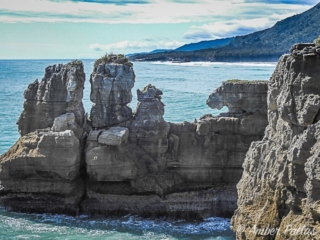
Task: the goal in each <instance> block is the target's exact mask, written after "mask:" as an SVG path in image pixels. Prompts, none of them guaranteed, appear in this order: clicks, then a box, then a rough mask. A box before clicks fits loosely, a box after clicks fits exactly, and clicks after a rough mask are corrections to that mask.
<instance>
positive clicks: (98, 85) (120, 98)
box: [90, 55, 135, 128]
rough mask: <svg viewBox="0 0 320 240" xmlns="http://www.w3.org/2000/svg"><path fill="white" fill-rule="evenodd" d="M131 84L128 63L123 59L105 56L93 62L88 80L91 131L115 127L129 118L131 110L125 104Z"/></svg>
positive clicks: (129, 96) (130, 67)
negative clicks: (91, 103) (89, 87)
mask: <svg viewBox="0 0 320 240" xmlns="http://www.w3.org/2000/svg"><path fill="white" fill-rule="evenodd" d="M134 81H135V75H134V72H133V68H132V63H130V62H129V61H128V59H126V58H124V56H122V57H120V56H118V55H111V56H110V57H108V56H105V57H104V58H101V59H99V60H98V61H96V63H95V67H94V71H93V73H92V74H91V77H90V83H91V95H90V100H91V101H92V102H93V103H94V104H93V106H92V108H91V120H92V126H93V127H94V128H103V127H109V126H113V125H117V124H119V123H122V122H125V121H126V120H129V119H130V118H131V117H132V110H131V108H130V107H128V106H127V104H128V103H130V102H131V100H132V94H131V89H132V88H133V86H134Z"/></svg>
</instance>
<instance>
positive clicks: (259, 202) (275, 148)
mask: <svg viewBox="0 0 320 240" xmlns="http://www.w3.org/2000/svg"><path fill="white" fill-rule="evenodd" d="M319 82H320V53H319V47H316V46H315V45H314V44H298V45H295V46H293V48H292V50H291V54H288V55H284V56H282V57H281V59H280V60H279V62H278V65H277V67H276V69H275V71H274V73H273V75H272V77H271V79H270V82H269V90H268V119H269V125H268V126H267V128H266V132H265V135H264V138H263V140H262V141H258V142H254V143H252V145H251V147H250V149H249V151H248V153H247V155H246V159H245V162H244V164H243V167H244V173H243V176H242V178H241V181H240V182H239V184H238V186H237V188H238V194H239V199H238V209H237V211H236V212H235V215H234V217H233V221H232V225H233V229H234V230H235V231H236V232H237V238H238V239H319V229H320V228H319V227H320V225H319V220H320V218H319V216H320V210H319V209H320V205H319V200H320V192H319V190H320V188H319V187H320V176H319V166H320V165H319V161H320V158H319V149H320V148H319V146H320V138H319V133H320V122H319V120H320V117H319V115H320V114H319V112H320V87H319V86H320V85H319ZM267 228H268V229H274V230H275V231H273V232H272V233H271V232H270V231H269V232H262V230H263V229H267ZM257 229H261V230H260V231H257ZM299 229H300V230H299Z"/></svg>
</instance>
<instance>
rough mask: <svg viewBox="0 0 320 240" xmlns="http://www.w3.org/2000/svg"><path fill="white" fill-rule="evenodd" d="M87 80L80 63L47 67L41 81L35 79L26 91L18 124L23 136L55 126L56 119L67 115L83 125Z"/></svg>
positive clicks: (76, 61) (74, 62)
mask: <svg viewBox="0 0 320 240" xmlns="http://www.w3.org/2000/svg"><path fill="white" fill-rule="evenodd" d="M84 81H85V74H84V70H83V64H82V62H81V61H78V60H75V61H73V62H70V63H67V64H57V65H53V66H49V67H47V68H46V70H45V74H44V77H43V79H42V81H41V82H38V80H36V81H35V82H34V83H32V84H30V85H29V86H28V88H27V90H26V91H25V92H24V98H25V102H24V110H23V112H22V113H21V116H20V118H19V120H18V122H17V124H18V125H19V132H20V134H21V135H22V136H23V135H25V134H27V133H29V132H32V131H35V130H36V129H43V128H47V127H52V124H53V122H54V119H55V118H56V117H58V116H60V115H62V114H65V113H67V112H72V113H73V114H74V116H75V121H76V123H77V124H78V125H79V126H82V124H83V121H84V108H83V104H82V96H83V89H84Z"/></svg>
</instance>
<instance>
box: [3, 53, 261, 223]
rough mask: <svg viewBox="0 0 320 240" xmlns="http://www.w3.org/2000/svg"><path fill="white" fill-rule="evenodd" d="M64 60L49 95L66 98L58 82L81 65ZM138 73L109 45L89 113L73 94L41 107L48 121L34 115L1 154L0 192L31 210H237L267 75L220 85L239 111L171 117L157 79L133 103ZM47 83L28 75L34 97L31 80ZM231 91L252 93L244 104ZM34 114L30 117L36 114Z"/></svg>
mask: <svg viewBox="0 0 320 240" xmlns="http://www.w3.org/2000/svg"><path fill="white" fill-rule="evenodd" d="M57 66H61V67H60V70H61V71H60V70H59V71H58V70H55V71H56V72H57V74H52V76H51V75H50V74H49V75H50V76H51V77H50V78H49V79H50V81H49V82H48V81H47V80H44V83H43V84H44V86H46V91H45V93H46V94H45V95H46V96H50V99H60V95H61V94H62V93H61V92H60V91H56V89H57V88H55V87H53V86H56V85H59V84H60V83H61V81H60V80H61V79H65V78H63V77H61V76H68V74H69V73H68V71H69V70H70V72H72V71H74V70H72V69H74V68H72V67H65V69H66V70H65V71H64V70H62V69H64V67H63V66H69V64H67V65H57ZM70 66H73V65H70ZM81 66H82V65H81ZM52 68H53V69H58V67H52ZM47 69H51V68H47ZM68 69H69V70H68ZM75 69H78V68H75ZM78 70H79V69H78ZM78 70H77V71H78ZM48 71H49V70H48ZM63 72H64V73H63ZM62 73H63V74H64V75H63V74H62ZM61 74H62V75H61ZM70 74H71V73H70ZM44 79H47V78H44ZM77 79H78V78H77ZM133 83H134V72H133V69H132V64H131V63H130V62H128V61H127V60H125V58H123V57H121V56H117V55H108V56H105V57H103V58H101V59H99V60H97V61H96V63H95V66H94V71H93V74H92V75H91V84H92V88H91V99H92V101H93V102H94V105H93V107H92V110H91V115H90V117H89V118H88V119H87V118H83V119H80V120H81V121H80V120H79V118H78V116H80V115H77V114H78V113H79V112H77V111H73V109H75V108H71V107H69V105H68V104H69V103H68V102H67V103H66V105H64V106H67V108H66V109H64V110H63V111H62V110H61V111H60V112H59V113H60V115H57V116H54V117H53V115H52V114H51V112H50V111H49V114H51V115H50V117H52V120H50V121H49V117H48V118H45V117H43V116H49V115H46V114H45V113H44V112H42V111H41V113H40V115H39V116H41V117H43V119H44V120H45V122H46V125H42V122H34V123H32V122H29V123H28V124H29V125H30V126H32V127H29V128H28V129H27V128H25V130H24V131H25V132H28V131H30V130H32V129H38V130H37V131H34V132H30V133H28V134H25V135H24V136H22V137H21V138H20V140H19V141H18V142H17V143H16V145H15V146H14V147H13V148H11V149H10V150H9V151H8V152H7V153H6V154H4V155H2V156H1V157H0V168H1V172H0V181H1V189H0V202H1V203H2V204H3V205H5V206H7V207H11V208H12V209H14V210H19V211H29V212H53V213H56V212H59V213H68V214H77V213H84V214H88V215H101V216H108V215H111V214H116V215H122V214H139V215H142V216H152V217H159V216H169V217H173V218H188V219H195V218H197V219H201V218H203V217H209V216H222V217H230V216H231V215H232V213H233V211H234V210H235V209H236V200H237V192H236V183H237V182H238V181H239V179H240V177H241V174H242V171H243V170H242V167H241V166H242V163H243V160H244V157H245V153H246V151H247V150H248V148H249V146H250V144H251V142H252V141H257V140H260V139H261V138H262V136H263V132H264V129H265V126H266V125H267V117H266V109H263V108H264V107H265V105H264V102H263V99H264V98H266V89H267V88H266V83H263V82H251V83H250V84H249V83H248V82H246V81H242V82H236V83H234V82H227V83H224V84H223V86H222V87H220V88H219V91H216V92H219V93H218V94H219V97H218V98H219V101H222V102H223V104H224V105H227V106H229V108H230V109H231V111H230V112H228V113H224V114H221V115H220V116H212V115H206V116H203V117H201V118H200V120H199V121H195V122H193V123H189V122H183V123H168V122H166V121H165V120H164V118H163V115H164V104H163V103H162V100H161V95H162V94H163V93H162V91H161V90H159V89H157V88H156V87H155V86H152V85H148V86H146V87H145V88H144V89H143V90H141V91H140V90H138V104H137V109H136V111H135V114H132V111H131V109H130V108H129V107H128V106H127V104H128V103H129V102H130V101H131V97H132V96H131V88H132V87H133ZM41 84H42V83H41ZM41 84H40V85H41ZM59 86H60V85H59ZM77 86H78V85H77ZM42 88H43V87H41V88H40V86H37V84H35V85H30V86H29V88H28V89H29V90H27V91H26V93H25V96H27V97H26V98H27V99H28V97H29V95H30V96H31V95H32V96H38V95H37V94H36V95H35V93H34V92H35V91H34V90H33V89H42ZM76 89H78V88H76ZM37 91H38V92H39V91H40V90H37ZM237 91H241V93H239V94H237ZM246 91H249V92H248V93H246ZM30 92H32V94H31V93H30ZM40 93H42V92H41V91H40ZM67 94H68V93H67ZM56 95H57V96H56ZM80 95H81V97H82V93H81V94H80V93H79V92H78V96H80ZM233 95H234V96H235V97H242V98H243V99H245V100H243V101H242V103H241V104H240V105H239V103H237V102H236V101H235V97H231V96H233ZM70 96H73V95H72V94H71V93H70ZM212 96H213V95H212ZM32 99H33V97H32ZM46 99H47V98H46ZM71 99H74V98H72V97H71ZM77 99H79V98H77ZM28 101H29V100H27V101H26V102H28ZM208 101H214V100H213V98H212V97H211V100H208ZM250 101H253V102H255V103H252V102H250ZM31 102H32V101H31ZM32 103H33V104H35V106H37V105H36V104H38V105H39V104H44V103H43V102H40V103H38V102H32ZM62 103H63V104H64V103H65V102H62ZM62 103H61V104H62ZM216 103H217V101H216ZM256 103H260V104H261V106H260V108H258V107H257V106H256V105H255V104H256ZM237 104H238V105H237ZM245 104H248V105H249V107H246V106H245ZM51 106H53V107H55V108H57V109H60V106H61V105H60V103H59V104H57V103H56V102H52V104H51ZM56 106H58V107H56ZM72 106H73V105H72ZM77 106H82V103H81V104H78V105H77ZM211 106H213V104H211ZM217 106H218V105H217ZM218 107H219V106H218ZM37 109H38V110H37V111H40V108H37ZM61 109H62V108H61ZM27 110H28V108H25V112H26V113H27V115H28V114H29V113H30V112H29V111H27ZM23 114H25V113H23ZM23 114H22V115H23ZM34 114H37V113H36V112H35V113H34ZM23 116H24V115H23ZM28 116H29V115H28ZM35 116H36V115H35ZM81 116H83V114H82V115H81ZM26 119H29V120H30V121H31V115H30V118H26ZM19 123H21V124H22V123H23V120H20V122H19ZM29 125H26V126H29ZM21 126H24V125H23V124H22V125H21ZM43 128H45V129H43ZM48 202H50V206H48V207H46V203H48ZM51 203H52V204H51Z"/></svg>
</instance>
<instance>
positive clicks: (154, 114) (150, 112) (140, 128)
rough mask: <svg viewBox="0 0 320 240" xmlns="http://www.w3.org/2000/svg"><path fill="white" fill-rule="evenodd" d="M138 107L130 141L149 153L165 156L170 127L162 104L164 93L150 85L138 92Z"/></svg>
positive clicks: (132, 124)
mask: <svg viewBox="0 0 320 240" xmlns="http://www.w3.org/2000/svg"><path fill="white" fill-rule="evenodd" d="M137 94H138V101H139V102H138V105H137V109H136V114H135V116H134V120H133V121H132V122H131V124H130V126H129V129H130V136H129V140H130V141H131V142H133V143H136V144H137V145H139V146H140V147H142V148H143V149H145V150H146V151H147V152H148V153H151V154H155V155H157V154H164V153H165V152H166V151H167V150H168V146H169V145H168V133H169V129H170V125H169V124H168V123H167V122H166V121H165V120H164V119H163V115H164V104H163V103H162V102H161V95H162V91H160V90H159V89H157V88H156V87H155V86H152V85H148V86H146V87H145V88H144V89H143V90H142V91H140V90H138V91H137Z"/></svg>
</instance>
